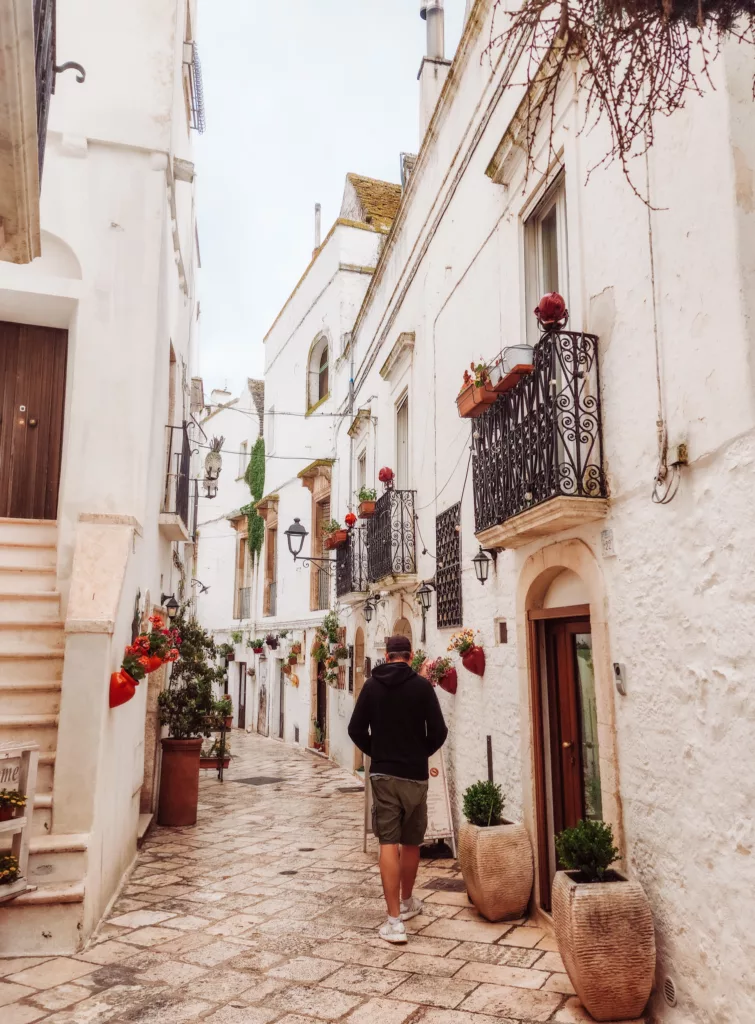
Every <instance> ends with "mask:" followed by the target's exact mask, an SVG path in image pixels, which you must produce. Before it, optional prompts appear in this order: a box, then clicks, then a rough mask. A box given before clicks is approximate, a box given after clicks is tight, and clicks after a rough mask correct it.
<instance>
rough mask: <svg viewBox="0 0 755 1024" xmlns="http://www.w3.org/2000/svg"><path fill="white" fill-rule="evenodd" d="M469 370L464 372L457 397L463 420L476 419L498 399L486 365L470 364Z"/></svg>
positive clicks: (457, 406) (481, 363) (480, 363)
mask: <svg viewBox="0 0 755 1024" xmlns="http://www.w3.org/2000/svg"><path fill="white" fill-rule="evenodd" d="M469 370H471V371H472V372H471V373H470V372H469ZM469 370H465V371H464V378H463V380H462V383H461V389H460V390H459V394H458V395H457V397H456V408H457V409H458V410H459V416H461V417H462V419H476V418H477V417H478V416H481V415H482V413H484V412H485V410H486V409H487V407H488V406H489V405H492V404H493V402H495V401H496V400H497V398H498V395H497V394H496V393H495V391H494V390H493V388H492V387H491V386H490V374H489V372H488V368H487V366H486V365H485V363H483V362H479V363H470V364H469Z"/></svg>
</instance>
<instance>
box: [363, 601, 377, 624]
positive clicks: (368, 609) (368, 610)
mask: <svg viewBox="0 0 755 1024" xmlns="http://www.w3.org/2000/svg"><path fill="white" fill-rule="evenodd" d="M363 611H364V617H365V619H366V621H367V622H372V613H373V612H374V611H375V606H374V605H373V603H372V602H371V601H366V602H365V605H364V609H363Z"/></svg>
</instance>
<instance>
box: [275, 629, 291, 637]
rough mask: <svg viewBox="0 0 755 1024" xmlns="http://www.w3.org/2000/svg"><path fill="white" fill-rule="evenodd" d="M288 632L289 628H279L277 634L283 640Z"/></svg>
mask: <svg viewBox="0 0 755 1024" xmlns="http://www.w3.org/2000/svg"><path fill="white" fill-rule="evenodd" d="M290 632H291V630H289V629H279V630H278V636H279V637H280V638H281V640H285V639H286V637H287V636H288V634H289V633H290Z"/></svg>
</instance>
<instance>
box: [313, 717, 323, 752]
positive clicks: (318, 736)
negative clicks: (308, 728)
mask: <svg viewBox="0 0 755 1024" xmlns="http://www.w3.org/2000/svg"><path fill="white" fill-rule="evenodd" d="M312 728H313V729H314V734H315V738H314V742H313V744H312V745H313V747H314V748H315V750H324V749H325V734H324V733H323V731H322V726H321V725H320V723H319V722H318V721H317V719H316V718H313V719H312Z"/></svg>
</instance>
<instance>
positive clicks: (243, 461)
mask: <svg viewBox="0 0 755 1024" xmlns="http://www.w3.org/2000/svg"><path fill="white" fill-rule="evenodd" d="M248 465H249V442H248V441H242V442H241V445H240V451H239V478H241V477H243V475H244V473H246V467H247V466H248Z"/></svg>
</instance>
